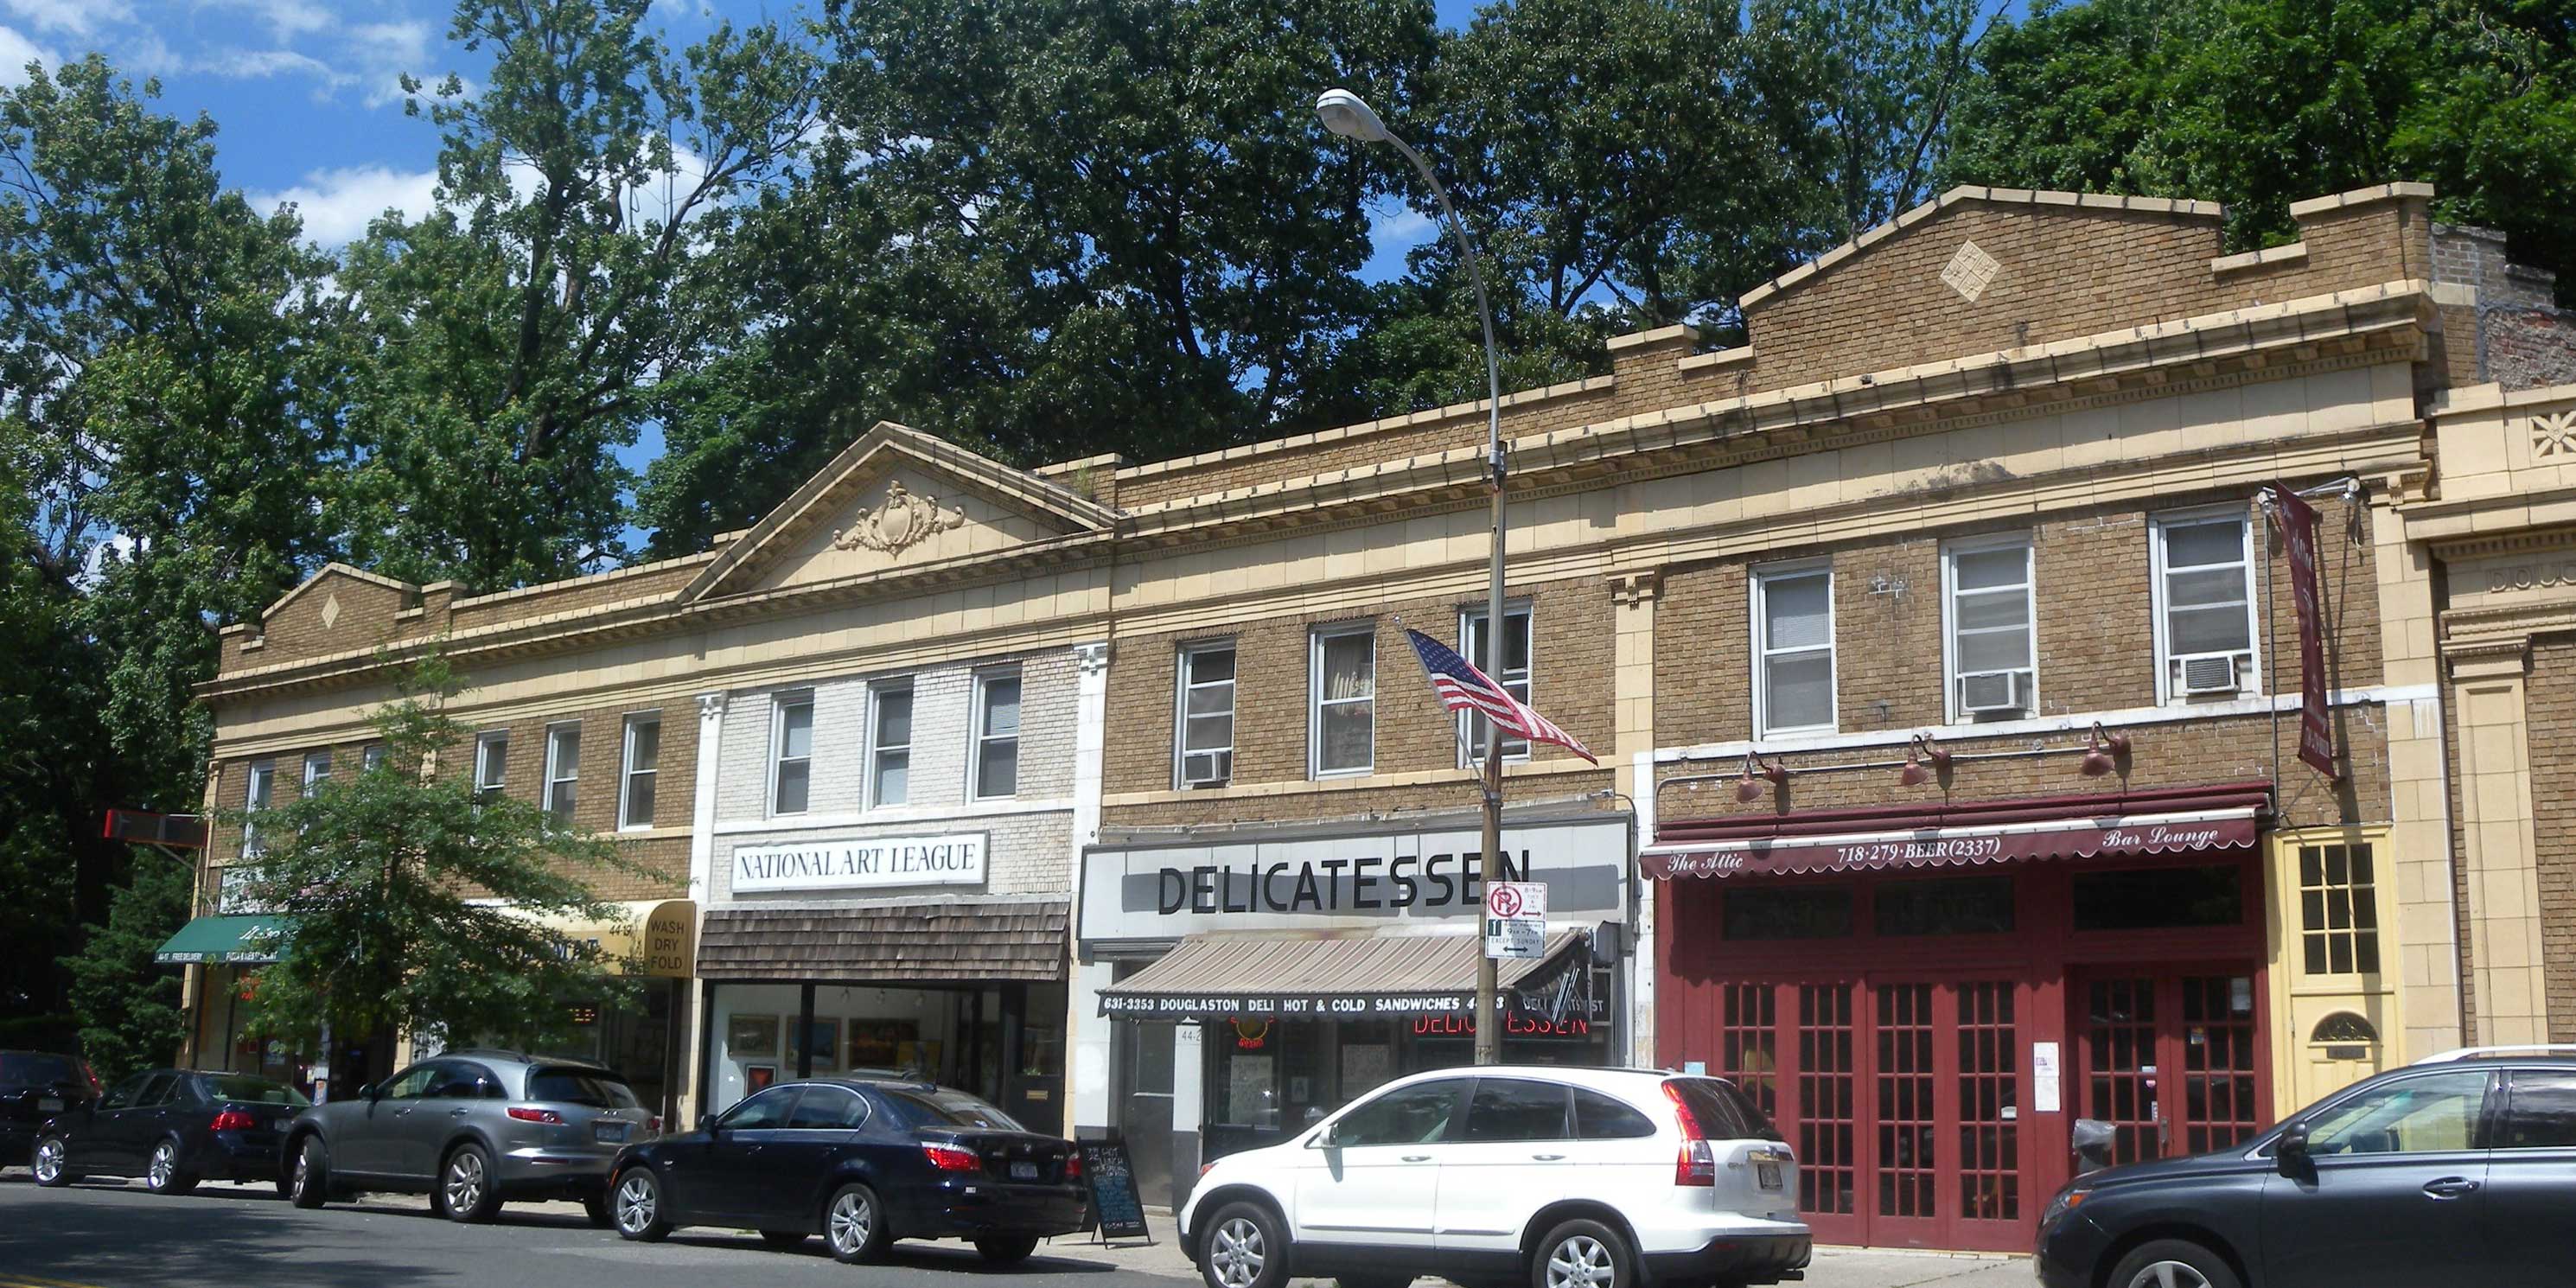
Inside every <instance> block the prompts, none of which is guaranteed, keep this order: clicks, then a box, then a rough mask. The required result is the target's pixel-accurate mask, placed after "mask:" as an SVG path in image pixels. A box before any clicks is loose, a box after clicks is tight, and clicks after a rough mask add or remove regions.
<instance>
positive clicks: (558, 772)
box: [546, 724, 581, 827]
mask: <svg viewBox="0 0 2576 1288" xmlns="http://www.w3.org/2000/svg"><path fill="white" fill-rule="evenodd" d="M580 785H581V726H580V725H577V724H559V725H549V726H547V727H546V817H547V818H548V819H550V820H552V821H553V822H554V824H555V825H556V826H558V827H570V826H572V814H573V809H574V807H575V805H576V804H577V803H578V797H579V789H580Z"/></svg>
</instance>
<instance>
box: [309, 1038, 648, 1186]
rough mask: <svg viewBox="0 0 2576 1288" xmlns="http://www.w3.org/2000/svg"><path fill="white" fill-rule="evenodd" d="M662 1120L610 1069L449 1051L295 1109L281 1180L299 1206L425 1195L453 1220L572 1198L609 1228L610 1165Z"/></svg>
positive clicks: (514, 1053) (572, 1062) (525, 1056)
mask: <svg viewBox="0 0 2576 1288" xmlns="http://www.w3.org/2000/svg"><path fill="white" fill-rule="evenodd" d="M661 1130H662V1120H661V1119H660V1118H657V1117H655V1116H654V1115H653V1114H652V1113H651V1112H650V1111H649V1110H647V1109H645V1108H644V1106H643V1104H642V1102H641V1101H639V1100H637V1099H636V1097H635V1091H634V1088H632V1087H629V1086H628V1085H627V1083H626V1080H625V1079H624V1078H621V1077H619V1076H617V1075H616V1074H614V1073H611V1072H609V1071H608V1070H607V1069H605V1068H603V1067H601V1066H599V1065H595V1064H587V1063H583V1062H581V1061H577V1060H552V1059H546V1058H543V1057H539V1056H532V1055H528V1054H525V1053H523V1052H517V1051H453V1052H449V1053H446V1054H444V1055H440V1056H437V1057H435V1058H432V1059H428V1060H423V1061H421V1062H420V1063H418V1064H415V1065H412V1066H411V1067H410V1068H407V1069H404V1070H403V1071H402V1072H400V1073H397V1074H395V1075H394V1076H392V1077H390V1078H387V1079H386V1080H384V1081H383V1082H380V1083H375V1084H371V1085H369V1086H364V1087H360V1088H358V1093H357V1094H356V1095H354V1096H351V1097H349V1098H347V1099H345V1100H333V1101H331V1102H330V1103H328V1104H321V1105H316V1106H314V1107H312V1108H311V1109H307V1110H305V1111H304V1112H303V1113H301V1114H298V1115H297V1116H296V1118H295V1122H294V1124H293V1125H292V1126H290V1127H289V1128H288V1129H287V1139H286V1147H285V1154H284V1159H285V1174H284V1176H283V1177H281V1178H280V1180H279V1182H278V1187H279V1188H280V1189H281V1190H283V1191H284V1192H285V1193H286V1196H287V1197H288V1198H289V1199H292V1200H293V1201H294V1203H295V1205H296V1206H297V1207H306V1208H311V1207H320V1206H322V1204H323V1203H324V1202H326V1201H328V1200H329V1199H331V1198H334V1197H338V1196H342V1195H347V1194H352V1193H356V1192H360V1191H366V1190H391V1191H396V1192H405V1193H426V1194H428V1195H429V1199H430V1206H431V1207H432V1208H433V1209H435V1210H437V1211H438V1212H441V1213H443V1214H445V1215H446V1216H447V1217H448V1218H449V1219H451V1220H456V1221H488V1220H491V1219H492V1216H493V1214H495V1213H497V1212H499V1211H500V1210H501V1204H502V1202H503V1201H505V1200H508V1199H539V1198H571V1199H578V1200H580V1201H581V1202H582V1204H583V1205H584V1206H585V1207H587V1208H588V1209H589V1212H590V1219H591V1221H592V1223H593V1224H596V1225H599V1226H602V1227H605V1226H606V1225H607V1224H608V1220H609V1214H608V1195H607V1182H608V1168H609V1164H610V1163H611V1162H612V1161H614V1160H615V1159H616V1157H617V1152H618V1151H619V1150H621V1149H624V1148H625V1147H626V1146H627V1145H629V1144H631V1143H633V1142H634V1141H637V1140H641V1139H646V1138H649V1137H652V1136H654V1135H657V1134H659V1133H660V1132H661Z"/></svg>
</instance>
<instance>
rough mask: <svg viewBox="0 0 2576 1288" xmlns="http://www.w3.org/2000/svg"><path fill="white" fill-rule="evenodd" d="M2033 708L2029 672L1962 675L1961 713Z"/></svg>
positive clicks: (1960, 684) (1972, 713) (1991, 672)
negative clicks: (2031, 706) (2031, 705)
mask: <svg viewBox="0 0 2576 1288" xmlns="http://www.w3.org/2000/svg"><path fill="white" fill-rule="evenodd" d="M2029 709H2030V672H2028V671H1979V672H1976V673H1974V674H1971V675H1962V676H1960V677H1959V714H1961V715H1963V716H1985V715H1994V714H1996V713H1998V712H2014V713H2019V712H2023V711H2027V710H2029Z"/></svg>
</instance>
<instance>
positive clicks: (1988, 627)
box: [1941, 533, 2039, 720]
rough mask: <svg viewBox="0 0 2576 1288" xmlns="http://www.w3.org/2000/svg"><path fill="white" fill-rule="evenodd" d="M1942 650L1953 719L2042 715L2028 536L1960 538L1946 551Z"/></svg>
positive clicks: (1943, 561) (2007, 718)
mask: <svg viewBox="0 0 2576 1288" xmlns="http://www.w3.org/2000/svg"><path fill="white" fill-rule="evenodd" d="M1942 556H1943V557H1942V561H1941V576H1942V582H1943V586H1944V589H1945V591H1946V594H1945V596H1944V601H1943V604H1942V612H1943V614H1944V616H1945V619H1946V623H1947V626H1948V631H1947V634H1946V636H1945V638H1944V639H1943V641H1942V642H1943V646H1944V650H1945V654H1946V661H1947V663H1948V668H1947V669H1948V674H1949V677H1950V718H1951V719H1953V720H2016V719H2020V718H2022V717H2025V716H2029V715H2033V714H2035V713H2036V712H2037V711H2038V710H2039V696H2038V695H2039V669H2038V661H2037V659H2038V653H2039V650H2038V644H2037V642H2036V639H2035V632H2034V628H2033V625H2032V624H2033V622H2034V620H2035V614H2034V613H2033V610H2032V605H2033V596H2032V591H2031V571H2030V568H2031V556H2030V538H2029V537H2028V536H2027V535H2023V534H2018V533H2017V534H2015V535H2012V536H2009V537H1990V538H1982V539H1979V540H1975V541H1962V542H1958V543H1956V544H1953V545H1951V546H1950V547H1948V548H1947V549H1945V550H1944V551H1942Z"/></svg>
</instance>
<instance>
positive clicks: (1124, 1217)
mask: <svg viewBox="0 0 2576 1288" xmlns="http://www.w3.org/2000/svg"><path fill="white" fill-rule="evenodd" d="M1074 1148H1076V1149H1078V1150H1080V1151H1082V1183H1083V1184H1084V1185H1085V1186H1087V1187H1088V1188H1089V1189H1090V1191H1091V1212H1092V1216H1093V1217H1094V1218H1095V1219H1096V1220H1097V1221H1098V1222H1099V1227H1098V1228H1099V1231H1100V1241H1101V1242H1102V1243H1110V1242H1114V1241H1116V1240H1120V1239H1142V1240H1144V1241H1145V1242H1147V1243H1152V1242H1153V1241H1154V1235H1153V1232H1152V1231H1150V1230H1147V1229H1146V1228H1145V1201H1144V1199H1143V1198H1141V1197H1139V1196H1138V1195H1137V1193H1136V1172H1135V1169H1134V1168H1133V1167H1131V1166H1130V1165H1129V1164H1128V1161H1127V1142H1125V1141H1123V1140H1086V1141H1082V1142H1080V1143H1078V1144H1076V1145H1075V1146H1074Z"/></svg>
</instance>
